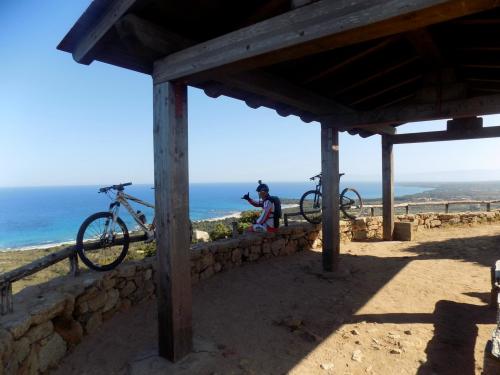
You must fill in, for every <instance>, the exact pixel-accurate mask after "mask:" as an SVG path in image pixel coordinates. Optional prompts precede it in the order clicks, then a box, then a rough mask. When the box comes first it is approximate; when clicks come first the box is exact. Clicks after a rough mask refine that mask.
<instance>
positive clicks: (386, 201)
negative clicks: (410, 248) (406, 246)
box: [382, 135, 394, 241]
mask: <svg viewBox="0 0 500 375" xmlns="http://www.w3.org/2000/svg"><path fill="white" fill-rule="evenodd" d="M382 205H383V207H382V213H383V225H384V240H385V241H390V240H392V232H393V231H394V171H393V157H392V143H390V142H389V140H388V137H387V136H386V135H382Z"/></svg>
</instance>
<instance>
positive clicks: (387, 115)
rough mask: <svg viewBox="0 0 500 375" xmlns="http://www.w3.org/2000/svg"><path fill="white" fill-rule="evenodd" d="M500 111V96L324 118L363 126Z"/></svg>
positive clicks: (344, 124) (328, 120) (341, 123)
mask: <svg viewBox="0 0 500 375" xmlns="http://www.w3.org/2000/svg"><path fill="white" fill-rule="evenodd" d="M496 113H500V95H488V96H478V97H474V98H470V99H462V100H451V101H444V102H435V103H432V104H413V105H407V106H391V107H387V108H383V109H380V110H374V111H364V112H362V111H360V112H357V113H355V114H351V115H337V114H332V115H329V116H324V117H323V118H322V119H321V121H322V122H327V123H329V124H331V126H332V127H338V125H341V126H343V127H345V128H359V127H364V126H368V125H391V124H396V123H407V122H414V121H427V120H439V119H449V118H460V117H471V116H482V115H491V114H496Z"/></svg>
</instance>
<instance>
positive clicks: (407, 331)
mask: <svg viewBox="0 0 500 375" xmlns="http://www.w3.org/2000/svg"><path fill="white" fill-rule="evenodd" d="M412 333H413V332H412V331H411V330H409V329H407V330H406V331H405V335H411V334H412Z"/></svg>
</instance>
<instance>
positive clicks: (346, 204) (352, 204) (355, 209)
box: [340, 188, 363, 220]
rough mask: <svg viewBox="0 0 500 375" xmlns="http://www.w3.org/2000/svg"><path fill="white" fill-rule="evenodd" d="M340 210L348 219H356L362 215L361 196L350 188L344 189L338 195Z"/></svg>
mask: <svg viewBox="0 0 500 375" xmlns="http://www.w3.org/2000/svg"><path fill="white" fill-rule="evenodd" d="M340 210H341V211H342V212H343V213H344V215H345V216H346V217H347V218H349V219H352V220H354V219H356V218H358V217H360V216H361V215H362V213H363V201H362V200H361V195H359V193H358V192H357V191H356V190H355V189H352V188H345V189H344V190H342V194H340Z"/></svg>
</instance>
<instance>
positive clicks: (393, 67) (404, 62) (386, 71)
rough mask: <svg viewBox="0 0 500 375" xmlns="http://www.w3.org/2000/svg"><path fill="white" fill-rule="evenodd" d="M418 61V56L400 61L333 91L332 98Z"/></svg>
mask: <svg viewBox="0 0 500 375" xmlns="http://www.w3.org/2000/svg"><path fill="white" fill-rule="evenodd" d="M419 59H420V57H418V56H413V57H410V58H407V59H404V60H402V61H400V62H398V63H396V64H394V65H391V66H388V67H387V68H384V69H382V70H379V71H378V72H376V73H373V74H370V75H369V76H367V77H365V78H363V79H361V80H359V81H356V82H354V83H353V84H351V85H347V86H344V87H342V88H341V89H339V90H337V91H335V93H334V94H333V96H338V95H340V94H343V93H345V92H347V91H350V90H352V89H354V88H356V87H359V86H362V85H364V84H366V83H368V82H370V81H372V80H374V79H376V78H380V77H382V76H384V75H386V74H389V73H390V72H393V71H395V70H397V69H399V68H402V67H404V66H407V65H409V64H411V63H413V62H415V61H417V60H419Z"/></svg>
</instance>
